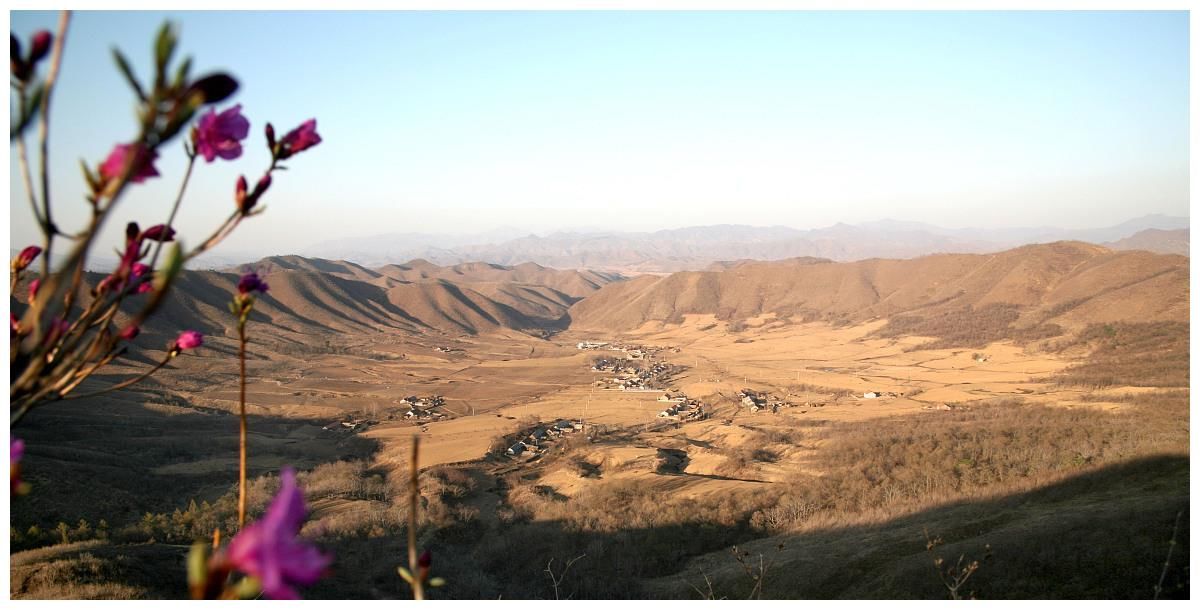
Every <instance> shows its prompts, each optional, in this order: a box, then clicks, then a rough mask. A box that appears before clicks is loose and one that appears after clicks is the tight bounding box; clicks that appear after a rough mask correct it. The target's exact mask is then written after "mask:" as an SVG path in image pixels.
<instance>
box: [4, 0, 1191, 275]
mask: <svg viewBox="0 0 1200 610" xmlns="http://www.w3.org/2000/svg"><path fill="white" fill-rule="evenodd" d="M11 18H12V30H13V31H14V32H16V33H18V35H19V36H21V37H22V39H23V40H25V39H27V37H28V35H29V33H31V32H32V31H33V30H35V29H37V28H42V27H48V28H52V27H53V24H54V21H55V18H56V17H55V15H54V14H52V13H21V12H14V13H12V14H11ZM164 18H170V19H172V20H174V21H176V22H177V23H179V24H180V26H181V33H182V50H183V51H185V52H187V53H190V54H193V55H194V56H195V64H194V65H195V68H196V69H197V70H198V71H199V72H201V73H202V72H204V71H208V70H211V69H225V70H229V71H230V72H232V73H233V74H235V75H236V76H237V77H238V78H239V80H240V81H241V83H242V89H241V90H240V92H239V93H238V95H237V96H236V98H234V99H233V100H231V101H230V102H228V103H226V104H223V105H222V106H221V107H220V108H221V109H223V108H225V107H227V106H228V105H229V103H234V102H236V103H240V104H242V105H243V111H244V113H245V114H246V116H247V117H248V118H249V119H250V121H251V124H252V126H251V137H250V139H249V140H248V141H247V143H246V144H247V149H248V152H247V154H245V155H244V156H243V157H242V158H241V159H239V160H237V161H234V162H224V161H220V160H218V161H217V162H215V163H213V164H211V165H208V164H202V166H201V167H199V168H198V172H197V173H196V174H195V175H194V176H193V187H192V188H191V189H190V191H189V193H188V196H187V199H186V200H185V202H184V207H183V211H182V213H181V215H180V224H181V225H182V228H183V234H184V237H185V240H186V241H191V242H194V241H196V240H197V239H199V238H200V237H201V233H204V234H207V232H208V230H210V229H211V227H212V226H213V225H214V224H215V223H216V222H217V220H218V219H219V218H223V217H224V216H225V215H226V214H227V213H228V212H229V211H230V210H231V209H232V206H233V201H232V192H233V185H234V181H235V180H236V177H237V175H238V174H239V173H246V174H247V175H251V176H254V175H257V174H258V173H260V172H261V171H262V168H263V167H264V166H265V164H266V163H267V159H268V158H267V155H266V150H265V145H264V144H263V143H262V142H263V140H262V127H263V125H264V123H265V122H266V121H268V120H269V121H271V122H272V123H274V125H275V126H276V128H277V129H278V130H279V131H281V132H282V131H284V130H286V129H288V128H290V127H291V126H294V125H296V124H299V123H300V122H301V121H303V120H305V119H308V118H310V117H316V118H317V120H318V130H319V132H320V134H321V136H322V137H323V138H324V142H323V143H322V144H321V145H319V146H318V147H316V148H314V149H312V150H311V151H308V152H306V153H303V154H302V155H301V156H299V157H297V158H296V159H295V160H294V161H293V162H291V163H289V164H288V165H289V166H290V167H291V169H290V171H288V172H285V173H281V174H278V175H277V176H276V180H275V184H274V185H273V186H272V189H271V192H270V193H269V195H268V196H267V198H266V203H267V206H268V212H267V214H266V215H265V216H262V217H259V218H255V219H253V220H252V221H251V222H249V223H248V224H246V225H244V226H243V228H242V229H240V230H239V232H238V233H237V234H235V236H234V237H233V238H231V239H230V240H229V241H228V242H226V244H225V245H224V246H223V249H227V250H229V251H255V252H268V251H272V252H280V253H285V252H290V251H294V250H296V249H299V248H302V247H304V246H307V245H309V244H311V243H313V242H317V241H321V240H323V239H327V238H341V237H349V236H354V235H373V234H379V233H387V232H408V231H413V232H433V233H436V232H455V233H462V232H476V231H485V230H489V229H493V228H496V227H501V226H511V227H517V228H520V229H523V230H529V231H533V232H547V231H550V230H555V229H562V228H571V227H593V228H606V229H628V230H655V229H660V228H672V227H682V226H691V225H702V224H717V223H740V224H754V225H788V226H793V227H797V228H815V227H820V226H827V225H830V224H833V223H835V222H852V223H853V222H860V221H868V220H877V219H881V218H896V219H901V220H915V221H924V222H931V223H935V224H939V225H942V226H949V227H963V226H1028V225H1056V226H1062V227H1068V228H1084V227H1097V226H1104V225H1111V224H1116V223H1118V222H1120V221H1123V220H1126V219H1128V218H1130V217H1133V216H1138V215H1141V214H1145V213H1153V212H1157V213H1165V214H1173V215H1187V214H1188V161H1189V159H1188V155H1189V146H1188V145H1189V141H1188V79H1189V67H1188V37H1189V36H1188V17H1187V13H1185V12H1157V13H1154V12H1143V13H1127V12H1125V13H1122V12H1012V13H993V12H972V13H930V12H909V13H869V12H846V13H820V12H792V13H778V12H756V13H729V12H714V13H670V12H615V13H611V12H610V13H601V12H563V13H520V12H511V13H478V12H476V13H471V12H443V13H420V12H396V13H252V12H236V13H234V12H208V13H206V12H174V13H157V12H156V13H129V12H114V13H87V12H84V13H77V14H75V16H74V18H73V21H72V24H71V32H70V35H69V38H68V42H67V47H66V58H65V61H64V64H63V68H62V75H61V86H60V87H59V89H58V90H57V93H56V96H55V99H54V106H53V110H52V121H53V124H52V144H51V151H52V163H53V173H52V177H53V185H54V191H53V194H54V200H55V210H56V214H57V215H58V217H59V218H60V219H62V220H61V221H60V222H61V224H63V225H65V226H68V227H71V226H77V225H78V224H79V223H81V222H82V220H83V218H84V216H83V214H84V212H85V206H86V204H85V203H84V201H83V199H82V194H83V188H84V187H83V181H82V178H81V177H80V175H79V170H78V160H79V159H80V158H81V157H82V158H84V159H87V160H88V161H89V162H90V163H92V164H95V163H98V162H99V161H101V160H103V158H104V156H105V155H106V154H107V153H108V151H109V150H110V149H111V147H112V145H113V144H114V143H116V142H121V141H125V140H128V139H129V138H131V137H132V136H133V135H134V134H135V133H136V132H135V129H136V126H135V122H134V117H133V112H132V107H133V106H132V103H133V98H132V94H131V93H130V92H129V90H128V89H127V88H126V87H125V85H124V84H123V81H122V80H121V78H120V76H119V75H118V73H117V71H116V70H115V68H114V67H113V65H112V61H111V55H110V52H109V49H110V47H111V46H113V45H116V46H118V47H120V48H121V49H123V50H124V51H125V52H126V55H128V56H130V57H131V58H132V59H133V60H134V63H135V69H136V70H137V71H138V72H139V74H141V75H143V77H144V76H145V75H147V74H148V73H149V71H150V69H149V65H150V44H151V40H152V37H153V35H154V32H155V30H156V29H157V27H158V26H159V24H161V23H162V21H163V19H164ZM178 147H179V144H178V143H175V144H173V145H172V146H170V147H168V149H167V150H165V151H164V154H163V156H162V158H161V159H160V161H159V163H158V168H159V171H160V172H161V173H162V178H159V179H155V180H150V181H148V182H146V183H145V184H144V185H141V186H138V187H136V188H134V190H133V192H132V194H131V196H130V197H127V198H126V200H125V201H124V203H123V204H122V205H121V207H120V208H119V209H118V210H117V212H116V214H115V217H114V218H113V222H112V223H111V226H109V227H108V229H109V231H108V235H109V236H110V237H108V239H107V243H111V244H115V243H116V242H117V241H118V239H119V238H118V237H117V236H118V235H119V231H120V228H121V227H123V226H124V223H125V222H127V221H129V220H138V221H140V222H142V223H143V224H144V225H148V224H154V223H157V222H162V221H164V220H165V217H166V214H167V212H168V207H169V204H170V202H171V200H172V199H173V196H174V193H175V191H176V189H177V188H178V183H179V180H180V179H181V178H182V174H183V165H184V163H183V160H184V158H183V153H182V151H181V150H179V148H178ZM14 157H15V155H14ZM10 184H11V186H10V197H11V199H10V217H11V221H12V228H11V230H10V231H11V232H10V237H11V239H12V241H13V244H12V245H13V246H14V247H20V246H21V245H23V244H25V243H29V242H30V241H31V240H32V238H33V236H34V235H35V234H36V233H35V232H34V228H33V221H32V216H31V214H30V213H29V210H28V206H27V205H26V203H25V195H24V192H23V190H22V189H21V182H20V179H19V174H18V173H17V165H16V162H15V160H14V161H12V162H11V163H10Z"/></svg>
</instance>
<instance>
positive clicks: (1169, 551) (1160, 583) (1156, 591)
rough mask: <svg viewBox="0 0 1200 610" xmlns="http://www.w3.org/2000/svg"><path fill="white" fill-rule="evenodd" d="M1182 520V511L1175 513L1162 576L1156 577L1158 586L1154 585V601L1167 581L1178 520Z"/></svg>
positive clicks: (1177, 529) (1177, 533)
mask: <svg viewBox="0 0 1200 610" xmlns="http://www.w3.org/2000/svg"><path fill="white" fill-rule="evenodd" d="M1182 518H1183V511H1179V512H1178V513H1175V527H1174V528H1173V529H1172V530H1171V542H1170V543H1169V544H1168V545H1167V560H1166V561H1164V562H1163V569H1162V574H1159V576H1158V584H1157V585H1154V599H1158V596H1159V595H1161V594H1162V590H1163V582H1165V581H1166V580H1167V571H1168V570H1170V569H1171V554H1172V553H1174V552H1175V544H1176V543H1175V538H1176V537H1177V536H1178V535H1179V520H1180V519H1182Z"/></svg>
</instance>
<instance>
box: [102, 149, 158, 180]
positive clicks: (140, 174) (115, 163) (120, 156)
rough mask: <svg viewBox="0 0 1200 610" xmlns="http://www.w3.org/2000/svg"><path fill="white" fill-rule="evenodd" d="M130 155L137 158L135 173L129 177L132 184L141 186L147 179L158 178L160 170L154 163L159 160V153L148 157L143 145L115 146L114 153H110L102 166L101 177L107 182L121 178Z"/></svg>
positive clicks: (153, 153) (134, 167)
mask: <svg viewBox="0 0 1200 610" xmlns="http://www.w3.org/2000/svg"><path fill="white" fill-rule="evenodd" d="M129 155H135V156H136V158H135V160H134V161H133V163H134V166H133V172H132V173H131V174H130V175H129V181H130V182H133V183H134V184H141V183H142V182H143V181H145V180H146V178H153V177H156V176H158V170H157V169H155V168H154V161H155V160H156V159H158V153H157V152H154V151H150V153H149V154H148V155H147V152H146V149H145V148H144V147H143V146H142V145H141V144H117V145H116V146H114V147H113V149H112V152H110V153H108V158H107V159H105V160H104V163H102V164H101V165H100V176H101V177H102V178H104V179H105V180H116V179H117V178H120V177H121V172H122V171H124V169H125V163H127V162H128V157H129Z"/></svg>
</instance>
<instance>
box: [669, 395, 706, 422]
mask: <svg viewBox="0 0 1200 610" xmlns="http://www.w3.org/2000/svg"><path fill="white" fill-rule="evenodd" d="M658 402H666V403H671V406H669V407H667V408H666V409H663V410H662V411H659V412H658V417H659V419H673V420H675V421H697V420H701V419H707V418H708V412H707V411H705V410H704V403H702V402H700V401H699V400H696V399H695V398H688V397H687V395H685V394H672V393H670V392H667V393H666V394H663V395H662V396H659V397H658Z"/></svg>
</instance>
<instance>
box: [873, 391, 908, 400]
mask: <svg viewBox="0 0 1200 610" xmlns="http://www.w3.org/2000/svg"><path fill="white" fill-rule="evenodd" d="M897 396H903V394H897V393H895V392H880V391H871V392H863V398H895V397H897Z"/></svg>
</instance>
